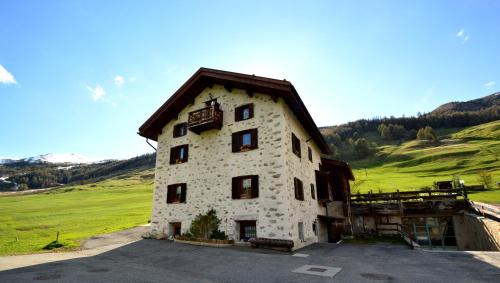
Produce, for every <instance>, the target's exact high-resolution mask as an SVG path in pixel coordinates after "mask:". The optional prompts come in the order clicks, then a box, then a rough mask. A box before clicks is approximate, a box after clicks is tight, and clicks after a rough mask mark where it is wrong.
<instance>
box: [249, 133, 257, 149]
mask: <svg viewBox="0 0 500 283" xmlns="http://www.w3.org/2000/svg"><path fill="white" fill-rule="evenodd" d="M250 131H251V132H250V133H251V135H252V148H257V147H258V145H259V137H258V135H257V129H252V130H250Z"/></svg>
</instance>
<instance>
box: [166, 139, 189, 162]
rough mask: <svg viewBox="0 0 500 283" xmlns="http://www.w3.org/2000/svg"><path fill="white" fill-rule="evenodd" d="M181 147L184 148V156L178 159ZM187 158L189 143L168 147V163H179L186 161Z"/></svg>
mask: <svg viewBox="0 0 500 283" xmlns="http://www.w3.org/2000/svg"><path fill="white" fill-rule="evenodd" d="M181 149H184V150H185V152H186V153H185V156H184V158H182V159H180V157H179V156H180V151H181ZM188 159H189V144H183V145H178V146H174V147H171V148H170V164H171V165H174V164H181V163H186V162H188Z"/></svg>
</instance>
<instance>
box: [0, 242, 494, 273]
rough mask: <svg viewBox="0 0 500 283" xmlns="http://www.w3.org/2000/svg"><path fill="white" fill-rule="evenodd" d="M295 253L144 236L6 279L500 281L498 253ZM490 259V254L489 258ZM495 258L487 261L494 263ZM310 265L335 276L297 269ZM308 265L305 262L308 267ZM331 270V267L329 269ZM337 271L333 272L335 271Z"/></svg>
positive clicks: (370, 249) (393, 249)
mask: <svg viewBox="0 0 500 283" xmlns="http://www.w3.org/2000/svg"><path fill="white" fill-rule="evenodd" d="M296 253H300V254H301V256H292V254H290V253H284V252H277V251H269V250H254V249H250V248H240V247H231V248H209V247H200V246H191V245H185V244H179V243H173V242H169V241H157V240H141V241H137V242H134V243H131V244H128V245H125V246H122V247H119V248H117V249H114V250H111V251H108V252H105V253H102V254H99V255H95V256H92V257H86V258H75V259H70V260H64V261H58V262H52V263H46V264H40V265H35V266H30V267H24V268H17V269H11V270H7V271H2V272H0V282H33V281H35V282H39V281H44V282H332V281H333V282H499V280H500V269H499V267H498V265H497V266H495V264H497V263H498V262H500V253H487V254H485V253H483V254H479V255H474V254H467V253H462V252H426V251H413V250H409V249H408V248H407V247H405V246H395V245H387V244H377V245H349V244H340V245H336V244H315V245H311V246H309V247H307V248H305V249H302V250H300V251H297V252H296ZM485 259H486V260H485ZM488 262H489V263H488ZM305 265H310V266H321V267H320V268H313V269H309V271H308V273H315V272H320V273H321V272H323V270H326V269H324V268H322V267H332V268H334V269H331V270H333V271H338V268H340V271H338V273H336V275H334V277H328V276H320V275H313V274H302V273H298V272H292V271H294V270H299V269H300V267H303V266H305ZM307 268H309V267H306V269H307ZM328 272H329V271H328ZM333 273H335V272H333Z"/></svg>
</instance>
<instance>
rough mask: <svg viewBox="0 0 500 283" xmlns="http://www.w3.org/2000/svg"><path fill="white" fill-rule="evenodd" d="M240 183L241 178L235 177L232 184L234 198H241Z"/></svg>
mask: <svg viewBox="0 0 500 283" xmlns="http://www.w3.org/2000/svg"><path fill="white" fill-rule="evenodd" d="M239 183H240V178H238V177H233V181H232V186H231V189H232V190H231V192H232V193H231V197H232V199H239V198H240V190H239V187H240V184H239Z"/></svg>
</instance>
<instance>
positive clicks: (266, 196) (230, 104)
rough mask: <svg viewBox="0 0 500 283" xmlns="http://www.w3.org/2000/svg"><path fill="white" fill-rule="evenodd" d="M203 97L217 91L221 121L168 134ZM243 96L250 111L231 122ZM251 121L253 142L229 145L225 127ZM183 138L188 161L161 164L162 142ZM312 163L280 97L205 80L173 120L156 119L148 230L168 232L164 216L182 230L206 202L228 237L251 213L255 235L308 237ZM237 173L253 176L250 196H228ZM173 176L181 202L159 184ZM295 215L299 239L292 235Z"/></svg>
mask: <svg viewBox="0 0 500 283" xmlns="http://www.w3.org/2000/svg"><path fill="white" fill-rule="evenodd" d="M211 98H214V99H217V102H218V103H219V104H220V108H221V109H222V110H223V111H224V114H223V115H224V117H223V126H222V128H221V129H220V130H217V129H215V130H209V131H205V132H202V133H201V134H200V135H197V134H195V133H193V132H191V131H188V133H187V135H185V136H181V137H176V138H174V137H173V128H174V125H176V124H178V123H182V122H187V120H188V113H189V112H190V111H194V110H198V109H200V108H203V107H205V102H206V101H209V100H211ZM248 103H253V104H254V116H253V118H251V119H248V120H244V121H238V122H235V118H234V117H235V113H234V111H235V108H236V107H238V106H241V105H244V104H248ZM255 128H256V129H258V148H256V149H253V150H249V151H246V152H237V153H233V152H232V150H231V149H232V147H231V144H232V139H231V136H232V133H234V132H238V131H242V130H247V129H255ZM292 133H294V134H295V135H296V136H297V137H298V138H299V139H300V142H301V152H302V157H301V158H299V157H297V156H296V155H295V154H294V153H293V152H292V145H291V140H292V138H291V136H292ZM306 141H307V142H306ZM184 144H188V145H189V155H188V161H187V162H185V163H181V164H173V165H171V164H169V159H170V148H171V147H174V146H178V145H184ZM308 147H310V148H311V150H312V156H313V160H312V162H311V161H309V159H308V149H307V148H308ZM319 163H320V150H319V148H318V147H317V145H316V144H315V143H314V141H313V140H312V139H310V136H309V134H308V133H307V132H306V131H305V129H304V128H303V127H302V125H301V124H300V122H299V121H298V120H297V118H296V117H295V115H294V114H293V113H292V112H291V110H290V109H289V107H288V105H287V104H286V103H285V102H284V101H283V100H282V99H278V100H277V101H276V102H275V101H273V99H272V97H271V96H270V95H266V94H261V93H254V94H253V96H252V97H250V96H248V95H247V94H246V92H245V90H241V89H233V90H232V91H231V92H229V91H228V90H226V89H225V88H224V87H223V86H220V85H213V86H212V87H211V88H208V87H207V88H206V89H205V90H203V91H202V92H201V93H200V94H199V95H198V96H197V97H196V99H195V100H194V103H193V104H191V105H189V106H187V107H186V108H185V109H183V110H182V111H181V112H180V113H179V114H178V118H177V120H172V121H170V122H169V123H168V124H167V125H165V126H164V128H163V130H162V133H161V134H160V135H159V137H158V148H157V160H156V173H155V192H154V197H153V213H152V225H151V229H152V233H153V234H155V235H158V234H165V235H171V234H172V227H170V225H169V223H173V222H181V223H182V224H181V230H182V233H184V232H187V231H188V230H189V228H190V226H191V221H192V220H193V219H194V217H195V216H196V215H198V214H203V213H206V212H207V211H208V210H209V209H211V208H213V209H215V210H216V211H217V215H218V217H219V219H221V220H222V221H221V224H220V227H219V228H220V230H222V231H225V232H226V234H227V235H228V236H229V237H230V238H232V239H235V240H238V236H239V228H238V221H242V220H255V221H256V226H257V236H258V237H266V238H275V239H289V240H293V241H294V243H295V247H294V248H300V247H302V246H304V245H307V244H310V243H313V242H316V241H317V240H318V237H317V235H316V234H317V233H315V232H314V231H313V223H315V221H316V217H317V215H318V214H322V215H324V214H325V213H326V209H325V208H324V207H322V206H320V205H319V204H318V202H317V201H316V200H315V199H313V198H312V196H311V184H313V185H314V186H315V190H316V181H315V170H318V169H319ZM243 175H258V176H259V196H258V198H254V199H232V198H231V186H232V183H231V180H232V177H237V176H243ZM294 177H295V178H299V179H300V180H302V182H303V184H304V200H303V201H300V200H297V199H295V196H294ZM176 183H186V184H187V189H186V202H185V203H176V204H170V203H169V204H167V203H166V199H167V186H168V185H170V184H176ZM299 222H301V223H302V227H303V234H304V239H303V240H300V239H299V231H298V225H299ZM316 232H317V231H316Z"/></svg>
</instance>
